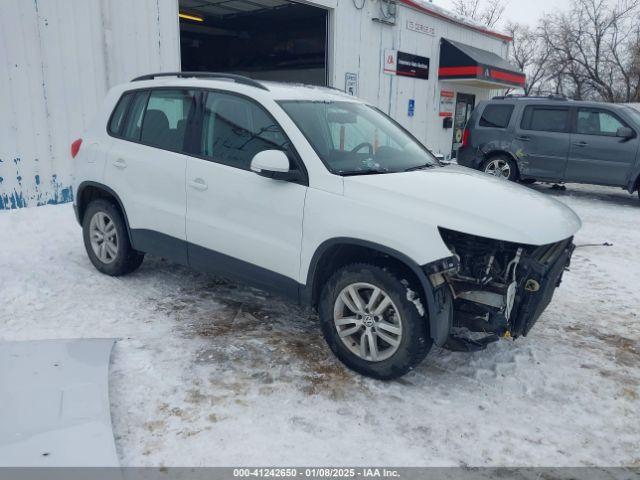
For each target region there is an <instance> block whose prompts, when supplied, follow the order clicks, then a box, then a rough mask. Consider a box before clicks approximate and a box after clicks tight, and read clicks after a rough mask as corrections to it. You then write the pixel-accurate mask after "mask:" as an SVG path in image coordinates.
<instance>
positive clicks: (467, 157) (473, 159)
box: [457, 147, 484, 170]
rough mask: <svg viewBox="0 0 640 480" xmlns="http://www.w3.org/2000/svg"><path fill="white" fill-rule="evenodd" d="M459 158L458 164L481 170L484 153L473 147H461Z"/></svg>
mask: <svg viewBox="0 0 640 480" xmlns="http://www.w3.org/2000/svg"><path fill="white" fill-rule="evenodd" d="M457 158H458V165H462V166H463V167H469V168H473V169H476V170H480V167H481V166H482V161H483V160H484V157H483V155H482V154H481V153H480V152H479V151H478V149H477V148H473V147H461V148H460V149H459V150H458V157H457Z"/></svg>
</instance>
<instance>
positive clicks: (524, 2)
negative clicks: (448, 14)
mask: <svg viewBox="0 0 640 480" xmlns="http://www.w3.org/2000/svg"><path fill="white" fill-rule="evenodd" d="M434 3H435V4H436V5H440V6H442V7H445V8H451V5H452V3H453V2H452V0H434ZM565 4H566V5H567V6H568V5H569V1H568V0H509V1H508V5H507V9H506V10H505V12H504V17H503V20H502V23H508V22H509V21H515V22H519V23H528V24H531V25H533V24H535V23H536V22H537V21H538V19H539V18H540V17H541V16H542V15H543V14H544V13H551V12H553V11H554V9H555V10H557V9H558V5H565Z"/></svg>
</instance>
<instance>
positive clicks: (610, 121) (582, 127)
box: [576, 108, 625, 137]
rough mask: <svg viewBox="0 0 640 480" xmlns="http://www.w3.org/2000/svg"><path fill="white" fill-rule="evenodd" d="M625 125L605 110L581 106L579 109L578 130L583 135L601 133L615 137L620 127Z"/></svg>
mask: <svg viewBox="0 0 640 480" xmlns="http://www.w3.org/2000/svg"><path fill="white" fill-rule="evenodd" d="M624 126H625V125H624V124H623V123H622V122H621V121H620V120H618V119H617V118H616V117H614V116H613V115H612V114H610V113H608V112H605V111H604V110H595V109H589V108H580V109H579V110H578V125H577V129H576V132H577V133H579V134H581V135H601V136H607V137H615V136H616V135H617V134H618V129H620V128H623V127H624Z"/></svg>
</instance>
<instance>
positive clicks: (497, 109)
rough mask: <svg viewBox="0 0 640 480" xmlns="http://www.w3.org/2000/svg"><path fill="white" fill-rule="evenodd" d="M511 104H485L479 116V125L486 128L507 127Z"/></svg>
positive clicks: (511, 108)
mask: <svg viewBox="0 0 640 480" xmlns="http://www.w3.org/2000/svg"><path fill="white" fill-rule="evenodd" d="M512 113H513V105H487V106H486V107H485V109H484V112H482V117H480V126H481V127H486V128H507V126H508V125H509V120H511V114H512Z"/></svg>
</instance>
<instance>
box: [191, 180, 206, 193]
mask: <svg viewBox="0 0 640 480" xmlns="http://www.w3.org/2000/svg"><path fill="white" fill-rule="evenodd" d="M189 186H190V187H191V188H193V189H194V190H199V191H200V192H204V191H205V190H207V189H208V188H209V187H208V186H207V184H206V182H205V181H204V180H203V179H201V178H196V179H195V180H191V181H190V182H189Z"/></svg>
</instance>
